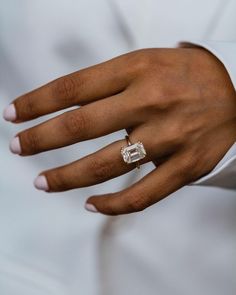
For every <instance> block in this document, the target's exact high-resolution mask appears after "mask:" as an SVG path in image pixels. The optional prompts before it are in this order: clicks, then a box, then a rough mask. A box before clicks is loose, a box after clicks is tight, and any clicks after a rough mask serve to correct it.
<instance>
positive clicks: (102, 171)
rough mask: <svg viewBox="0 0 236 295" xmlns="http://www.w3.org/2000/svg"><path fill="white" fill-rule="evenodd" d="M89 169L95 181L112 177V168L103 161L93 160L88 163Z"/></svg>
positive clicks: (108, 163) (111, 165)
mask: <svg viewBox="0 0 236 295" xmlns="http://www.w3.org/2000/svg"><path fill="white" fill-rule="evenodd" d="M90 169H91V171H92V173H93V177H94V178H95V179H96V180H97V181H104V180H106V179H109V178H111V177H112V175H113V173H114V172H113V170H114V166H113V164H112V163H111V162H108V161H106V160H104V159H99V158H96V159H95V158H94V159H92V160H91V162H90Z"/></svg>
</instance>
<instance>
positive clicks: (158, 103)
mask: <svg viewBox="0 0 236 295" xmlns="http://www.w3.org/2000/svg"><path fill="white" fill-rule="evenodd" d="M77 105H80V106H81V107H80V108H77V109H75V110H70V111H68V112H65V113H64V114H61V115H58V116H56V117H55V118H53V119H50V120H48V121H46V122H43V123H41V124H39V125H37V126H35V127H32V128H30V129H28V130H24V131H22V132H20V133H18V134H17V135H16V137H15V138H14V139H13V140H12V141H11V144H10V148H11V150H12V152H13V153H17V154H20V155H22V156H29V155H33V154H37V153H40V152H44V151H48V150H52V149H57V148H60V147H64V146H67V145H71V144H74V143H77V142H80V141H84V140H88V139H92V138H97V137H100V136H103V135H106V134H110V133H112V132H115V131H118V130H121V129H126V130H127V131H128V132H129V137H130V139H131V142H133V143H135V142H137V141H141V142H142V143H143V144H144V146H145V149H146V152H147V156H146V157H145V158H144V159H142V160H141V161H140V164H141V165H142V164H144V163H146V162H150V161H152V162H153V163H154V164H155V165H156V167H157V168H155V169H154V170H153V171H152V172H151V173H149V174H148V175H146V176H145V177H144V178H143V179H141V180H140V181H138V182H137V183H135V184H133V185H131V186H130V187H128V188H126V189H124V190H122V191H120V192H116V193H111V194H106V195H102V196H101V195H100V196H92V197H90V198H89V199H88V200H87V203H86V208H87V209H88V210H91V211H99V212H101V213H104V214H108V215H117V214H124V213H131V212H137V211H141V210H143V209H145V208H147V207H148V206H150V205H152V204H154V203H156V202H158V201H159V200H161V199H163V198H165V197H167V196H168V195H169V194H171V193H172V192H174V191H176V190H178V189H179V188H181V187H182V186H184V185H187V184H189V183H191V182H193V181H195V180H197V179H198V178H199V177H201V176H203V175H205V174H207V173H209V172H210V171H211V170H212V169H213V168H214V167H215V165H216V164H217V163H218V162H219V161H220V159H221V158H222V157H223V156H224V154H225V153H226V151H227V150H228V149H229V148H230V146H231V145H232V144H233V143H234V142H235V140H236V94H235V89H234V88H233V85H232V83H231V81H230V78H229V76H228V73H227V72H226V70H225V68H224V66H223V65H222V64H221V62H220V61H219V60H218V59H217V58H216V57H214V56H213V55H212V54H211V53H209V52H208V51H206V50H204V49H201V48H178V49H143V50H138V51H135V52H131V53H128V54H125V55H122V56H120V57H117V58H114V59H112V60H110V61H107V62H104V63H102V64H99V65H96V66H93V67H90V68H87V69H83V70H81V71H78V72H75V73H72V74H70V75H68V76H65V77H62V78H59V79H57V80H55V81H53V82H50V83H49V84H47V85H45V86H42V87H40V88H39V89H36V90H34V91H32V92H30V93H27V94H25V95H23V96H21V97H19V98H17V99H15V100H14V101H13V102H12V104H11V105H10V106H9V107H8V108H7V109H6V110H5V112H4V117H5V119H6V120H8V121H12V122H14V123H21V122H25V121H28V120H32V119H35V118H37V117H40V116H43V115H46V114H49V113H53V112H55V111H58V110H62V109H66V108H68V107H71V106H77ZM123 146H126V141H125V140H119V141H117V142H114V143H112V144H110V145H108V146H106V147H104V148H103V149H101V150H99V151H96V152H95V153H93V154H90V155H88V156H86V157H84V158H82V159H79V160H78V161H76V162H73V163H70V164H68V165H65V166H62V167H57V168H54V169H51V170H47V171H44V172H42V173H41V174H40V176H39V177H38V178H37V179H36V181H35V186H36V187H37V188H38V189H42V190H45V191H47V192H62V191H66V190H70V189H74V188H80V187H86V186H91V185H94V184H97V183H101V182H104V181H107V180H109V179H112V178H115V177H117V176H119V175H122V174H125V173H127V172H129V171H130V170H132V169H134V168H135V167H136V165H135V164H134V163H133V164H126V163H125V162H124V161H123V159H122V156H121V153H120V149H121V147H123Z"/></svg>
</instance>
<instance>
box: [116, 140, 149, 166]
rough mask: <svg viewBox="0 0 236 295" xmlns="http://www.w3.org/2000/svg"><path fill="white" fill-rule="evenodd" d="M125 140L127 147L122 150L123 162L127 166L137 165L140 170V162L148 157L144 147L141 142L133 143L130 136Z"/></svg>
mask: <svg viewBox="0 0 236 295" xmlns="http://www.w3.org/2000/svg"><path fill="white" fill-rule="evenodd" d="M125 139H126V141H127V146H125V147H122V148H121V155H122V157H123V160H124V162H125V163H127V164H131V163H136V166H137V168H139V167H140V165H139V161H140V160H142V159H143V158H145V157H146V155H147V153H146V150H145V148H144V145H143V143H142V142H141V141H138V142H136V143H131V142H130V139H129V136H128V135H127V136H126V137H125Z"/></svg>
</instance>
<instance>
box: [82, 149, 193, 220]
mask: <svg viewBox="0 0 236 295" xmlns="http://www.w3.org/2000/svg"><path fill="white" fill-rule="evenodd" d="M194 165H195V163H193V162H192V161H191V159H189V157H187V156H186V157H185V156H184V155H182V154H178V155H175V156H173V157H172V158H170V159H168V160H167V161H166V162H164V163H163V164H161V165H160V166H159V167H158V168H156V169H154V170H153V171H152V172H150V173H149V174H147V175H146V176H145V177H143V178H142V179H141V180H140V181H138V182H137V183H135V184H133V185H132V186H130V187H128V188H126V189H124V190H122V191H119V192H116V193H111V194H105V195H99V196H92V197H90V198H89V199H88V200H87V202H86V204H85V208H86V209H87V210H89V211H92V212H100V213H103V214H106V215H119V214H128V213H133V212H138V211H142V210H144V209H145V208H147V207H149V206H151V205H153V204H155V203H157V202H158V201H160V200H162V199H163V198H165V197H167V196H168V195H170V194H171V193H173V192H175V191H177V190H178V189H180V188H181V187H183V186H184V185H186V184H188V183H190V182H191V181H193V180H194V179H192V172H191V173H189V171H193V168H194Z"/></svg>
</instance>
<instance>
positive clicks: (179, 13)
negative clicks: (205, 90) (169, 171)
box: [0, 0, 236, 295]
mask: <svg viewBox="0 0 236 295" xmlns="http://www.w3.org/2000/svg"><path fill="white" fill-rule="evenodd" d="M235 10H236V1H234V0H231V1H230V0H228V1H227V0H198V1H189V0H178V1H173V0H145V1H143V0H100V1H95V0H78V1H74V0H61V1H56V0H51V1H48V0H40V1H30V0H21V1H17V0H11V1H9V0H1V9H0V97H1V99H0V109H1V110H2V109H3V107H4V106H5V105H6V104H7V103H9V102H10V101H11V100H12V98H14V97H15V96H16V95H19V94H21V93H24V92H26V91H28V90H30V89H33V88H35V87H37V86H39V85H41V84H43V83H46V82H47V81H49V80H51V79H54V78H56V77H58V76H61V75H64V74H67V73H69V72H71V71H75V70H77V69H79V68H82V67H86V66H89V65H92V64H94V63H98V62H100V61H103V60H106V59H109V58H111V57H114V56H116V55H119V54H122V53H124V52H127V51H130V50H134V49H137V48H143V47H159V46H165V47H173V46H175V45H176V43H177V42H179V41H181V40H203V41H202V42H205V41H207V42H208V41H220V43H221V42H229V41H230V42H235V41H236V30H235V27H236V18H235ZM221 44H222V46H221V47H220V48H221V49H220V51H219V52H220V54H221V55H222V56H224V55H225V54H227V52H229V51H228V49H227V52H226V49H225V50H224V48H226V47H225V46H223V43H221ZM214 48H215V50H216V51H218V50H219V47H214ZM230 52H231V51H230ZM227 56H228V57H227V58H226V59H225V60H227V67H229V66H230V69H231V70H230V73H231V75H233V76H234V74H233V73H235V66H234V64H235V51H234V49H232V52H231V53H230V54H229V55H227ZM230 56H231V57H230ZM233 76H231V77H232V81H235V78H233ZM234 77H235V76H234ZM49 117H50V116H49ZM40 121H41V119H40V120H36V122H40ZM36 122H30V123H26V124H23V126H20V125H18V126H13V125H10V124H7V123H5V122H4V121H3V120H2V119H1V118H0V129H1V132H0V143H1V155H0V159H1V162H0V163H1V165H0V241H1V242H0V294H1V295H15V294H24V295H34V294H44V295H49V294H50V295H52V294H56V295H58V294H59V295H60V294H62V295H74V294H86V295H100V294H102V295H121V294H122V295H127V294H135V295H143V294H149V295H152V294H153V295H154V294H155V295H156V294H161V295H170V294H171V295H172V294H177V295H178V294H181V295H189V294H191V295H195V294H196V295H198V294H203V295H205V294H206V295H209V294H214V295H222V294H227V295H234V294H235V289H236V281H235V273H236V238H235V228H236V219H235V209H236V193H235V191H234V190H225V189H217V188H213V187H199V186H191V187H186V188H183V189H181V190H179V191H178V192H177V193H175V194H173V195H172V196H170V197H169V198H167V199H165V200H163V201H162V202H160V203H158V204H156V205H155V206H152V207H151V208H149V209H148V210H146V211H144V212H140V213H138V214H132V215H129V216H122V217H117V218H107V217H104V216H101V215H99V214H97V215H93V214H91V213H87V212H85V211H84V209H83V203H84V201H85V198H86V197H87V196H89V195H92V194H95V193H102V192H112V191H116V190H119V189H121V188H123V187H126V186H127V185H129V184H130V183H131V182H133V181H135V180H137V179H139V178H140V177H142V175H144V174H145V173H147V172H148V171H150V170H151V169H153V167H152V165H147V166H146V167H143V168H142V169H141V171H140V172H139V174H138V172H137V171H134V172H133V173H129V174H128V175H125V176H122V177H119V178H117V179H115V180H112V181H109V182H107V183H106V184H101V185H97V186H93V187H90V188H85V189H80V190H74V191H71V192H66V193H62V194H53V195H50V196H48V195H46V194H45V193H43V192H39V191H36V190H35V189H34V188H33V185H32V181H33V179H34V177H35V176H36V175H37V174H38V173H39V172H40V171H42V170H44V169H47V168H49V167H54V166H58V165H62V164H65V163H68V162H70V161H72V160H75V159H78V158H80V157H81V156H83V155H86V154H89V153H91V152H92V151H94V150H97V149H99V148H100V147H102V146H104V145H106V144H108V143H110V142H112V141H113V140H116V139H119V138H121V137H123V136H124V132H117V133H116V134H113V135H110V136H107V137H103V138H100V139H98V140H94V141H88V142H84V143H80V144H78V145H74V146H71V147H68V148H65V149H61V150H57V151H53V152H49V153H44V154H40V155H37V156H34V157H29V158H20V157H18V156H13V155H11V154H10V153H9V150H8V142H9V140H10V138H11V137H12V136H13V135H14V134H15V133H16V132H17V131H18V130H22V129H24V128H26V127H28V126H32V125H33V124H35V123H36ZM230 153H231V152H230ZM233 157H234V151H233V153H232V155H230V157H229V158H228V160H227V161H226V164H224V165H226V166H227V168H226V166H225V167H223V166H222V167H223V168H221V169H222V170H221V172H220V173H217V177H216V178H214V176H213V177H211V180H210V179H209V180H208V181H212V184H211V183H210V185H214V186H215V185H218V184H219V183H221V184H222V185H221V186H222V187H224V186H225V184H227V182H228V181H231V183H232V184H233V183H234V180H232V177H235V161H232V159H233ZM225 168H226V169H225ZM233 173H234V174H233ZM233 175H234V176H233ZM78 177H79V175H78ZM217 178H218V179H217ZM233 179H234V178H233Z"/></svg>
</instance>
